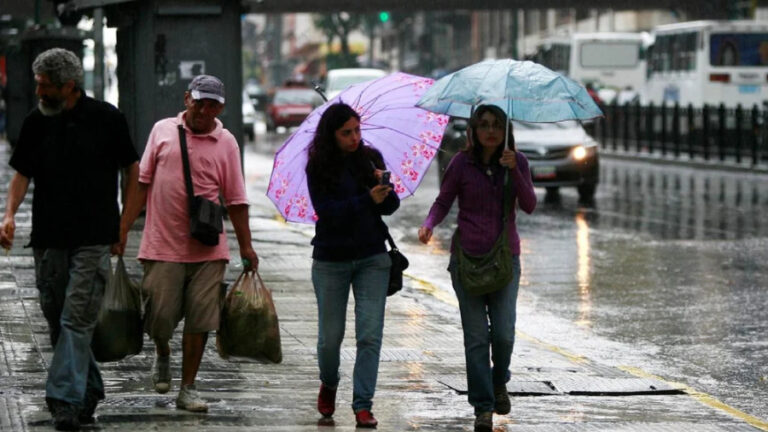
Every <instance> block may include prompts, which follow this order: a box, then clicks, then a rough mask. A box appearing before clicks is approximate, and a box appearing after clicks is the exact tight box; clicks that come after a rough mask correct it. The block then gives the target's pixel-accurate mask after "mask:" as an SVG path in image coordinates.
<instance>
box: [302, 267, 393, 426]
mask: <svg viewBox="0 0 768 432" xmlns="http://www.w3.org/2000/svg"><path fill="white" fill-rule="evenodd" d="M391 265H392V261H391V260H390V259H389V255H388V254H386V253H382V254H378V255H373V256H371V257H368V258H364V259H361V260H352V261H341V262H330V261H318V260H315V261H314V262H313V263H312V284H313V285H314V287H315V296H317V315H318V321H319V323H318V335H317V360H318V364H319V366H320V380H321V381H322V382H323V384H325V385H326V386H328V387H336V386H337V385H338V383H339V352H340V350H341V342H342V340H343V339H344V327H345V324H346V318H347V301H348V299H349V288H350V284H351V285H352V292H353V294H354V295H355V338H356V339H357V355H356V356H355V368H354V371H353V374H352V383H353V384H352V410H353V411H355V412H358V411H360V410H370V409H371V406H373V402H372V399H373V394H374V392H375V391H376V378H377V376H378V374H379V353H380V352H381V337H382V333H383V332H384V307H385V306H386V303H387V286H388V284H389V268H390V267H391Z"/></svg>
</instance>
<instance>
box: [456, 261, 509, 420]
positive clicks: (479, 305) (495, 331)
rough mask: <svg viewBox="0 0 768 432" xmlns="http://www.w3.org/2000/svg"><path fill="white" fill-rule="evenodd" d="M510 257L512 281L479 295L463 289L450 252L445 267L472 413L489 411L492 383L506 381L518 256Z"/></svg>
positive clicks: (491, 406) (490, 408)
mask: <svg viewBox="0 0 768 432" xmlns="http://www.w3.org/2000/svg"><path fill="white" fill-rule="evenodd" d="M512 260H513V265H514V269H515V272H514V277H513V278H512V281H511V282H510V283H509V284H508V285H507V286H506V287H504V288H502V289H500V290H498V291H495V292H492V293H490V294H485V295H481V296H473V295H470V294H467V293H466V292H465V291H464V288H463V287H462V285H461V281H460V280H459V275H458V266H457V265H456V258H455V257H454V256H453V255H451V262H450V265H449V266H448V271H450V272H451V281H452V282H453V289H454V291H456V297H457V298H458V300H459V310H460V312H461V327H462V330H463V332H464V357H465V361H466V363H467V385H468V388H469V395H468V397H469V403H470V405H472V406H473V407H475V413H476V414H477V413H481V412H489V411H493V408H494V403H495V399H494V397H493V386H494V385H502V384H506V382H507V381H509V362H510V359H511V358H512V349H513V347H514V344H515V318H516V313H517V290H518V286H519V284H520V256H519V255H514V256H513V257H512ZM489 347H490V350H489ZM489 351H490V355H489ZM491 361H493V366H492V367H491Z"/></svg>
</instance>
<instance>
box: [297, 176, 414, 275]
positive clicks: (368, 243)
mask: <svg viewBox="0 0 768 432" xmlns="http://www.w3.org/2000/svg"><path fill="white" fill-rule="evenodd" d="M355 169H358V168H357V167H356V166H354V165H353V164H351V163H346V164H345V165H344V168H343V169H342V170H341V172H340V173H339V183H338V186H337V187H335V188H334V189H333V190H331V191H326V190H323V188H320V187H318V185H317V184H316V182H314V181H313V180H315V179H313V178H312V176H308V178H307V183H308V185H309V196H310V198H311V199H312V206H313V207H314V208H315V212H316V213H317V217H318V220H317V223H316V225H315V238H314V239H312V244H313V245H314V247H315V248H314V251H313V253H312V258H314V259H317V260H320V261H349V260H358V259H363V258H367V257H369V256H372V255H376V254H379V253H383V252H386V251H387V248H386V245H385V241H386V234H385V232H384V227H383V226H382V222H381V216H382V215H391V214H392V213H394V212H395V210H397V208H398V207H400V199H399V198H398V197H397V194H396V193H395V192H394V191H391V192H390V193H389V195H388V196H387V198H385V199H384V201H383V202H382V203H381V204H376V203H374V201H373V199H372V198H371V195H370V188H372V187H373V186H375V184H370V185H363V184H359V183H358V180H356V177H357V178H359V177H360V176H356V175H355V174H356V173H355V172H354V170H355ZM371 169H373V168H371Z"/></svg>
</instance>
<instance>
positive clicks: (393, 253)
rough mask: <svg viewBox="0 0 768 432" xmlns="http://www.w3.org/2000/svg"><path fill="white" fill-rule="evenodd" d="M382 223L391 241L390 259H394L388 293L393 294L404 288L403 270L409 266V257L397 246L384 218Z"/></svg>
mask: <svg viewBox="0 0 768 432" xmlns="http://www.w3.org/2000/svg"><path fill="white" fill-rule="evenodd" d="M379 220H380V221H381V225H382V226H383V227H384V234H385V235H386V236H387V243H389V251H388V252H387V253H388V254H389V259H390V260H392V267H390V268H389V287H388V288H387V295H388V296H391V295H392V294H395V293H396V292H398V291H400V290H401V289H403V271H404V270H405V269H407V268H408V264H409V263H408V258H406V257H405V255H403V254H402V253H400V249H398V248H397V245H396V244H395V241H394V240H392V236H391V235H389V227H387V224H385V223H384V220H382V219H379Z"/></svg>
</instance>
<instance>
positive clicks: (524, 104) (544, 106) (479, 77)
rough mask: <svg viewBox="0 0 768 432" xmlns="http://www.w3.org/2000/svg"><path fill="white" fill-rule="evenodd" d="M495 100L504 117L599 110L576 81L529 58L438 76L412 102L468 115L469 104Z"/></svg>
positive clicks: (577, 116) (551, 118)
mask: <svg viewBox="0 0 768 432" xmlns="http://www.w3.org/2000/svg"><path fill="white" fill-rule="evenodd" d="M483 104H492V105H496V106H498V107H499V108H501V109H503V110H504V112H506V113H507V115H508V116H509V118H511V119H515V120H521V121H527V122H538V123H549V122H558V121H563V120H589V119H593V118H595V117H601V116H602V115H603V113H602V111H600V108H598V107H597V104H595V102H594V100H592V97H591V96H590V95H589V94H588V93H587V90H586V89H585V88H584V87H582V86H581V85H580V84H578V83H577V82H575V81H573V80H571V79H569V78H566V77H564V76H563V75H560V74H559V73H557V72H553V71H552V70H550V69H547V68H546V67H544V66H542V65H540V64H538V63H534V62H531V61H517V60H511V59H504V60H485V61H482V62H480V63H475V64H473V65H471V66H467V67H465V68H464V69H461V70H458V71H456V72H454V73H452V74H449V75H446V76H444V77H443V78H440V79H439V80H438V81H436V82H435V84H434V85H433V86H432V87H431V88H430V89H429V90H427V92H426V93H424V96H422V97H421V99H419V102H417V103H416V106H418V107H421V108H424V109H426V110H429V111H432V112H435V113H440V114H448V115H451V116H455V117H465V118H468V117H469V116H470V115H471V113H472V109H473V107H475V106H477V105H483Z"/></svg>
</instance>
